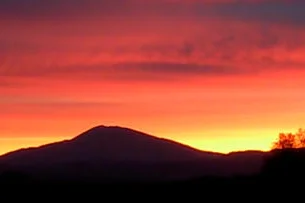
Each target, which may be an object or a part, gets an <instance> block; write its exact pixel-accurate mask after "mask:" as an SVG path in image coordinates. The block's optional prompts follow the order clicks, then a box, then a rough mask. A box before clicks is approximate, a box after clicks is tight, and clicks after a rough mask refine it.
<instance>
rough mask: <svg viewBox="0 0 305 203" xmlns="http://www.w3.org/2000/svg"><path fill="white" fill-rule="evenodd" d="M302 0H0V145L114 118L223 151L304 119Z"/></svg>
mask: <svg viewBox="0 0 305 203" xmlns="http://www.w3.org/2000/svg"><path fill="white" fill-rule="evenodd" d="M304 6H305V2H304V1H303V0H290V1H288V0H243V1H241V0H146V1H143V0H111V1H109V0H44V1H41V0H0V154H3V153H6V152H8V151H12V150H15V149H19V148H24V147H29V146H39V145H42V144H46V143H49V142H55V141H59V140H63V139H71V138H73V137H75V136H77V135H78V134H80V133H82V132H83V131H86V130H87V129H89V128H91V127H94V126H96V125H107V126H113V125H114V126H122V127H129V128H133V129H136V130H140V131H143V132H146V133H148V134H152V135H155V136H158V137H163V138H168V139H172V140H175V141H178V142H182V143H184V144H187V145H190V146H192V147H195V148H198V149H201V150H206V151H216V152H223V153H227V152H230V151H239V150H269V149H270V147H271V145H272V142H273V141H274V140H275V138H276V137H277V135H278V134H279V133H280V132H292V131H295V130H296V129H298V128H302V127H304V121H305V94H303V93H304V91H305V80H304V77H305V57H304V55H305V12H303V10H304V9H303V8H304Z"/></svg>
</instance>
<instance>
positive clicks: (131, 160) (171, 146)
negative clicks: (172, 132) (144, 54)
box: [0, 126, 265, 181]
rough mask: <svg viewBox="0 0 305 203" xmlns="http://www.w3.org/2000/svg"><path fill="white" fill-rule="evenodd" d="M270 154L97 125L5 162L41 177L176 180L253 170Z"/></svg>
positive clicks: (1, 162)
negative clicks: (213, 148)
mask: <svg viewBox="0 0 305 203" xmlns="http://www.w3.org/2000/svg"><path fill="white" fill-rule="evenodd" d="M264 157H265V153H263V152H243V153H241V152H240V153H231V154H228V155H225V154H220V153H212V152H206V151H201V150H197V149H194V148H192V147H190V146H187V145H184V144H181V143H178V142H174V141H172V140H168V139H163V138H158V137H155V136H152V135H148V134H146V133H143V132H140V131H136V130H132V129H129V128H122V127H117V126H109V127H107V126H97V127H94V128H92V129H90V130H88V131H86V132H83V133H81V134H80V135H78V136H76V137H75V138H73V139H71V140H64V141H61V142H56V143H51V144H47V145H43V146H40V147H35V148H28V149H20V150H17V151H13V152H10V153H7V154H5V155H3V156H1V157H0V166H2V170H14V171H20V172H23V173H26V174H30V175H32V176H39V177H40V178H43V177H48V178H60V179H62V178H64V179H82V180H89V179H90V180H109V181H113V180H167V179H171V180H176V179H186V178H193V177H199V176H211V175H212V176H228V175H236V174H241V175H242V174H249V173H250V174H253V173H256V172H258V171H259V169H260V166H261V164H262V159H263V158H264Z"/></svg>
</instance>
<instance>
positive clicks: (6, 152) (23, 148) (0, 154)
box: [0, 125, 271, 156]
mask: <svg viewBox="0 0 305 203" xmlns="http://www.w3.org/2000/svg"><path fill="white" fill-rule="evenodd" d="M97 127H105V128H120V129H127V130H132V131H135V132H140V133H143V135H148V136H152V137H155V138H158V139H165V140H168V141H170V142H173V143H178V144H181V145H183V146H186V147H189V148H193V149H195V150H198V151H202V152H211V153H215V154H223V155H226V154H231V153H238V152H249V151H258V152H268V151H271V150H270V149H269V150H255V149H246V150H237V151H226V152H219V151H211V150H203V149H199V148H196V147H194V146H191V145H188V144H186V143H183V142H179V141H176V140H172V139H168V138H165V137H159V136H157V135H152V134H149V133H146V132H143V131H139V130H137V129H132V128H128V127H126V126H118V125H114V126H105V125H99V126H93V127H91V128H90V129H87V130H85V131H83V132H81V133H79V134H78V135H76V136H74V137H71V138H62V139H58V140H53V141H51V142H48V143H45V142H44V143H40V144H38V145H30V146H29V145H26V146H25V147H21V148H16V149H12V150H10V151H5V152H4V153H1V151H0V156H3V155H6V154H9V153H12V152H15V151H19V150H26V149H33V148H41V147H44V146H46V145H49V144H56V143H61V142H63V141H67V140H73V139H75V138H77V137H78V136H81V135H82V134H83V133H86V132H87V131H90V130H94V129H95V128H97Z"/></svg>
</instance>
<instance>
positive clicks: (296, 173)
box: [0, 149, 305, 189]
mask: <svg viewBox="0 0 305 203" xmlns="http://www.w3.org/2000/svg"><path fill="white" fill-rule="evenodd" d="M295 180H298V181H302V180H305V149H282V150H273V151H271V152H269V154H268V156H266V157H265V159H264V164H263V165H262V168H261V172H260V173H258V174H256V175H244V176H231V177H230V176H228V177H221V176H203V177H202V178H190V179H186V180H173V181H167V180H157V181H154V180H153V179H152V180H151V181H148V180H143V181H140V180H137V181H133V180H120V179H107V178H105V179H98V180H96V181H94V180H93V179H88V180H85V179H82V180H76V179H75V180H73V179H71V180H61V179H59V178H57V179H56V178H53V177H43V179H41V178H36V177H35V176H31V175H29V174H26V173H23V172H18V171H14V170H7V171H3V172H2V173H0V183H1V184H7V185H10V184H11V185H33V186H35V185H37V186H38V185H48V184H50V185H74V186H80V187H81V186H88V185H91V186H107V187H109V188H111V187H124V188H125V189H127V188H128V187H127V186H134V187H137V186H139V187H140V188H145V187H152V186H156V187H162V186H166V187H167V186H171V187H175V186H177V187H184V186H209V187H210V188H213V186H215V187H218V189H221V188H219V187H221V186H224V187H225V186H236V187H239V186H241V187H242V186H244V185H259V184H275V185H276V184H278V183H280V182H281V183H283V182H285V183H286V182H293V181H295Z"/></svg>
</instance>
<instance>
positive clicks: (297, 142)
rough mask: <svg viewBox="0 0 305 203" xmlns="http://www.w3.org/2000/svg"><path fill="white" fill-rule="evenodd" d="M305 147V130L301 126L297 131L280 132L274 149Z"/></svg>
mask: <svg viewBox="0 0 305 203" xmlns="http://www.w3.org/2000/svg"><path fill="white" fill-rule="evenodd" d="M304 147H305V130H304V129H302V128H300V129H299V130H298V131H297V132H296V133H294V134H293V133H280V134H279V136H278V138H277V140H276V141H275V142H274V143H273V146H272V149H291V148H304Z"/></svg>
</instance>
